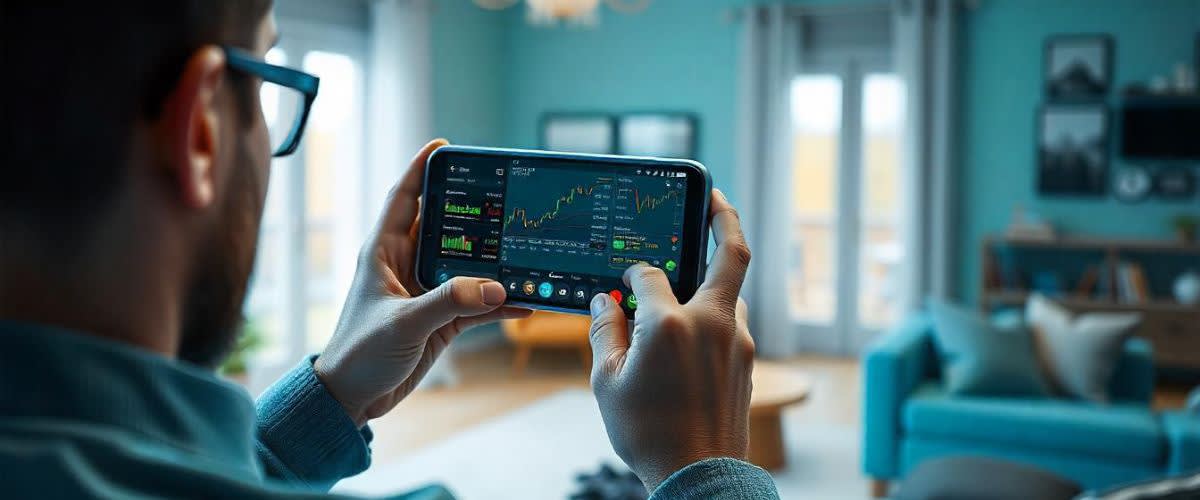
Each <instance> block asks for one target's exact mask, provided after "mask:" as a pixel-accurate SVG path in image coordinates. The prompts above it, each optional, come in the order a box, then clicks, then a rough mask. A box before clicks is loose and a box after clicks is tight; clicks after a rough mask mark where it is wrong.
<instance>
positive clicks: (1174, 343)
mask: <svg viewBox="0 0 1200 500" xmlns="http://www.w3.org/2000/svg"><path fill="white" fill-rule="evenodd" d="M1000 248H1014V249H1035V250H1036V249H1044V250H1047V251H1063V252H1075V251H1082V252H1090V253H1092V254H1095V253H1099V254H1101V255H1102V256H1103V262H1102V264H1101V265H1102V266H1105V267H1107V272H1108V273H1109V276H1113V277H1115V276H1116V275H1117V273H1116V271H1117V268H1118V266H1119V264H1120V262H1121V260H1122V256H1123V255H1126V254H1130V253H1134V254H1138V255H1141V256H1144V255H1147V254H1164V255H1175V256H1179V255H1182V256H1185V258H1186V257H1187V256H1195V258H1196V259H1195V262H1196V265H1195V266H1192V268H1196V269H1200V244H1196V243H1183V242H1177V241H1153V240H1120V239H1101V238H1085V237H1058V238H1053V239H1024V238H1009V237H1003V236H1000V237H989V238H985V239H984V241H983V244H982V245H981V248H980V252H981V258H982V259H981V262H982V265H983V269H982V272H983V275H982V279H981V280H980V294H979V306H980V308H981V309H982V310H984V311H985V312H986V311H989V310H991V309H992V308H994V307H997V306H1012V307H1021V306H1022V305H1024V304H1025V301H1026V300H1028V298H1029V295H1030V292H1029V291H1028V290H1018V289H1004V288H1001V287H1000V286H999V284H997V283H993V282H992V280H991V277H992V276H996V275H997V274H996V272H997V269H998V268H997V267H996V266H997V263H996V255H995V254H996V250H997V249H1000ZM1183 271H1184V269H1180V272H1183ZM1108 281H1109V282H1108V285H1109V286H1108V289H1106V290H1103V293H1101V294H1098V295H1100V297H1097V296H1096V294H1088V295H1085V296H1080V295H1077V294H1075V293H1074V290H1072V289H1069V288H1068V290H1067V292H1066V294H1065V296H1063V297H1057V298H1055V299H1054V300H1055V301H1056V302H1058V303H1060V304H1062V305H1063V306H1064V307H1066V308H1068V309H1070V310H1071V311H1073V312H1075V313H1083V312H1095V311H1113V312H1138V313H1141V314H1142V327H1141V329H1140V330H1139V331H1138V335H1139V336H1141V337H1144V338H1146V339H1147V340H1149V341H1150V342H1151V344H1152V345H1153V346H1154V357H1155V363H1156V364H1157V365H1159V366H1160V367H1168V368H1171V369H1184V370H1195V371H1200V306H1196V305H1187V304H1181V303H1179V302H1176V301H1175V300H1173V299H1171V298H1169V297H1161V296H1159V297H1152V298H1151V299H1150V300H1147V301H1143V302H1123V301H1120V300H1117V297H1118V294H1117V283H1116V282H1117V280H1116V279H1115V278H1114V279H1110V280H1108Z"/></svg>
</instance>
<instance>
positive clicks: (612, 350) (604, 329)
mask: <svg viewBox="0 0 1200 500" xmlns="http://www.w3.org/2000/svg"><path fill="white" fill-rule="evenodd" d="M591 310H592V328H591V330H590V332H589V333H588V340H589V341H590V342H591V344H592V386H596V385H597V383H598V382H602V381H604V380H607V379H608V378H609V377H613V376H615V375H617V374H618V373H620V371H621V367H622V366H624V365H625V353H626V352H628V351H629V324H628V322H627V321H626V320H625V312H624V311H622V310H621V307H620V306H618V305H617V303H616V301H614V300H613V299H612V297H609V296H608V294H603V293H601V294H597V295H596V296H595V297H592V305H591Z"/></svg>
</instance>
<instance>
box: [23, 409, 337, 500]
mask: <svg viewBox="0 0 1200 500" xmlns="http://www.w3.org/2000/svg"><path fill="white" fill-rule="evenodd" d="M0 470H3V471H5V476H6V478H9V479H8V480H6V481H5V483H6V484H5V486H6V488H5V495H9V494H11V495H12V496H13V498H113V497H131V496H145V497H158V498H173V497H193V498H279V499H284V498H325V497H326V496H325V495H322V494H319V493H317V492H304V491H297V490H294V489H288V488H285V487H283V486H275V485H272V484H270V483H266V482H264V481H263V480H262V478H261V476H259V475H257V474H247V473H246V472H244V471H237V470H232V469H230V468H228V467H223V466H222V464H216V463H212V462H211V461H207V460H205V459H203V458H202V457H200V456H199V455H195V454H191V453H188V451H187V450H183V449H179V448H177V447H174V446H172V445H169V444H166V443H159V442H155V441H153V440H147V439H138V437H137V436H135V435H130V433H129V432H127V431H123V430H120V429H112V428H107V429H106V428H97V427H95V426H84V425H78V424H73V423H60V422H33V421H29V420H27V419H16V418H5V417H0Z"/></svg>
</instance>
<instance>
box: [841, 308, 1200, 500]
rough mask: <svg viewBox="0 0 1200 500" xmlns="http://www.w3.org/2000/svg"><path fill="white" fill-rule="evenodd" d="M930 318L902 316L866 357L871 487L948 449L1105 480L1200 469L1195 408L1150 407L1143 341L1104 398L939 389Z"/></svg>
mask: <svg viewBox="0 0 1200 500" xmlns="http://www.w3.org/2000/svg"><path fill="white" fill-rule="evenodd" d="M932 334H933V321H932V320H931V319H930V318H929V317H928V316H927V315H925V314H916V315H913V316H911V317H909V318H907V319H906V320H905V321H904V322H903V323H902V324H901V325H899V326H898V327H896V328H894V329H893V330H892V331H890V332H889V333H887V334H886V335H884V336H883V337H881V338H880V339H879V340H878V341H877V342H876V343H875V344H873V345H872V347H871V348H870V349H869V351H868V353H867V354H866V357H865V361H864V368H863V369H864V370H865V375H864V385H865V393H866V394H865V398H864V400H863V433H864V435H863V471H864V472H865V473H866V474H867V476H869V477H870V478H872V479H873V480H874V484H873V490H874V492H875V494H876V495H881V494H883V493H884V492H885V491H886V489H887V484H888V481H891V480H897V479H901V478H903V477H904V476H905V474H906V473H907V472H908V471H909V470H911V469H913V468H914V467H915V466H916V465H918V464H920V463H921V462H923V461H925V460H929V459H932V458H938V457H946V456H952V455H967V456H984V457H991V458H999V459H1005V460H1010V461H1016V462H1022V463H1027V464H1030V465H1034V466H1038V467H1040V468H1042V469H1045V470H1048V471H1051V472H1054V473H1057V474H1059V475H1061V476H1064V477H1067V478H1070V479H1073V480H1075V481H1077V482H1079V483H1080V484H1081V485H1083V486H1084V487H1085V488H1088V489H1092V488H1103V487H1107V486H1111V485H1114V484H1119V483H1123V482H1129V481H1137V480H1142V479H1146V478H1151V477H1158V476H1164V475H1168V474H1179V473H1183V472H1188V471H1192V470H1197V469H1200V417H1197V416H1196V415H1194V414H1184V413H1182V412H1180V413H1176V414H1156V413H1155V412H1154V411H1152V410H1151V408H1150V399H1151V396H1152V394H1153V390H1154V366H1153V363H1152V360H1151V352H1150V345H1149V344H1148V343H1146V342H1145V341H1143V340H1141V339H1134V340H1131V341H1129V342H1128V344H1127V345H1126V348H1125V352H1124V354H1123V356H1122V358H1121V360H1120V362H1119V366H1118V368H1117V373H1116V375H1115V376H1114V377H1113V381H1112V384H1111V387H1110V388H1109V391H1110V395H1111V396H1112V399H1113V404H1111V405H1107V406H1100V405H1095V404H1092V403H1087V402H1081V401H1075V400H1067V399H1011V398H981V397H956V396H951V395H949V394H947V393H946V392H945V390H944V389H943V387H942V384H941V381H940V374H939V371H940V364H939V362H938V357H937V353H936V351H935V349H934V345H933V336H932Z"/></svg>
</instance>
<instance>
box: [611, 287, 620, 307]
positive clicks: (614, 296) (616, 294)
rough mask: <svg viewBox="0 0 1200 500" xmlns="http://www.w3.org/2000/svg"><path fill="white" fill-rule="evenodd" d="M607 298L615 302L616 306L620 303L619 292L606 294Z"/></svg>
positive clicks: (614, 291)
mask: <svg viewBox="0 0 1200 500" xmlns="http://www.w3.org/2000/svg"><path fill="white" fill-rule="evenodd" d="M608 296H609V297H612V298H613V300H615V301H617V303H618V304H620V303H621V291H620V290H613V291H611V292H608Z"/></svg>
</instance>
